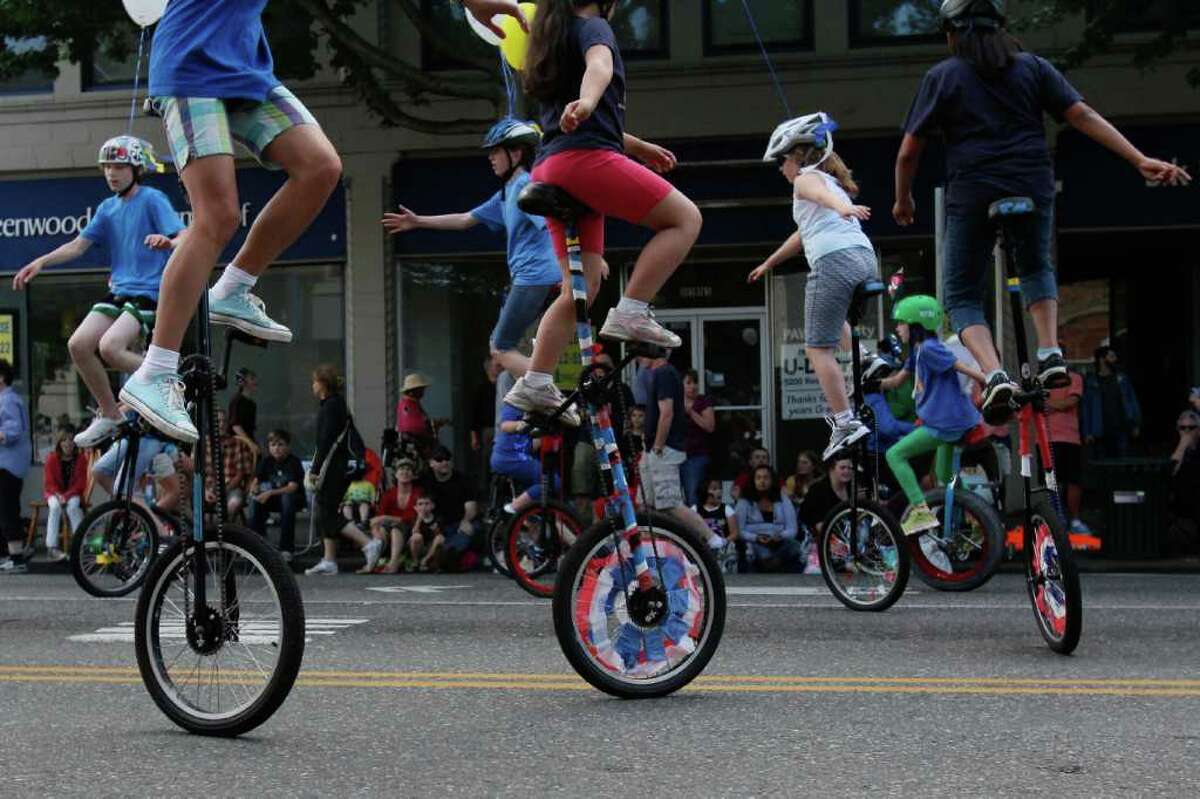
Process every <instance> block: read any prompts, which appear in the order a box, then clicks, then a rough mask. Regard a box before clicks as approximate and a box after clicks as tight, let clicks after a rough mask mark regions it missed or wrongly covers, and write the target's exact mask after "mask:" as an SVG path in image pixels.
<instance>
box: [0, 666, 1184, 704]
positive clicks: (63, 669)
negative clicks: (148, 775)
mask: <svg viewBox="0 0 1200 799" xmlns="http://www.w3.org/2000/svg"><path fill="white" fill-rule="evenodd" d="M141 681H142V680H141V677H140V676H139V675H138V671H137V669H135V668H132V667H128V666H58V665H49V664H35V665H25V666H11V665H10V666H0V683H59V684H103V685H138V684H140V683H141ZM221 682H222V683H224V684H227V685H255V684H258V683H259V680H258V675H257V673H255V672H250V671H239V670H224V669H223V670H222V671H221ZM296 684H297V685H301V686H305V687H311V688H400V689H404V688H410V689H411V688H426V689H443V690H444V689H477V690H516V691H590V690H592V689H591V687H590V686H589V685H588V684H587V683H585V682H583V680H581V679H579V678H578V677H577V676H575V675H574V674H520V673H516V672H513V673H491V672H457V673H445V672H424V671H358V670H355V671H340V670H327V669H306V670H303V671H301V672H300V676H299V678H298V679H297V680H296ZM685 690H688V691H698V692H708V693H765V694H803V693H809V694H820V693H851V694H944V695H952V694H988V695H994V696H1021V695H1035V694H1036V695H1073V696H1123V697H1139V696H1143V697H1177V698H1179V697H1181V698H1200V680H1185V679H1152V678H1145V679H1136V678H1135V679H1105V678H1101V679H1039V678H1031V677H830V676H809V677H804V676H759V675H723V674H722V675H702V676H700V677H698V678H696V680H695V681H694V682H692V683H691V685H689V686H688V687H687V688H686V689H685Z"/></svg>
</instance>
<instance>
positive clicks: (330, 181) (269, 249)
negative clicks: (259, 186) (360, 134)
mask: <svg viewBox="0 0 1200 799" xmlns="http://www.w3.org/2000/svg"><path fill="white" fill-rule="evenodd" d="M263 156H264V157H265V158H266V159H267V160H269V161H273V162H275V163H276V164H279V165H280V166H282V167H283V169H284V171H285V172H287V175H288V179H287V182H286V183H284V184H283V186H282V187H281V188H280V189H279V191H277V192H275V196H274V197H272V198H271V199H270V201H269V202H268V203H267V204H266V206H265V207H264V208H263V210H262V213H260V214H259V215H258V218H257V219H255V220H254V224H253V225H251V226H250V233H249V234H248V235H247V236H246V242H245V243H244V244H243V245H242V248H241V249H240V250H238V254H237V255H235V256H234V258H233V263H235V264H237V265H238V268H240V269H242V270H244V271H246V272H249V273H250V274H252V275H261V274H262V273H263V272H265V271H266V270H267V267H268V266H270V265H271V263H272V262H273V261H275V260H276V259H277V258H278V257H279V256H280V254H282V253H283V251H284V250H286V249H287V248H288V247H290V246H292V244H294V243H295V241H296V239H298V238H300V234H302V233H303V232H304V231H305V230H307V229H308V226H309V225H311V224H312V221H313V220H314V219H316V218H317V214H319V213H321V209H322V208H324V207H325V203H326V201H328V200H329V195H330V194H332V193H333V190H334V188H336V187H337V182H338V180H340V179H341V177H342V161H341V159H340V158H338V154H337V151H336V150H335V149H334V148H333V145H332V144H330V142H329V139H328V138H326V137H325V133H324V132H323V131H322V130H321V129H320V128H319V127H317V126H316V125H300V126H298V127H294V128H291V129H289V130H286V131H284V132H283V133H282V134H280V136H279V138H277V139H275V141H273V142H271V143H270V144H269V145H268V146H267V149H266V150H265V151H264V152H263Z"/></svg>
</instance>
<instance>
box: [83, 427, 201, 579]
mask: <svg viewBox="0 0 1200 799" xmlns="http://www.w3.org/2000/svg"><path fill="white" fill-rule="evenodd" d="M147 432H148V431H147V430H146V429H145V428H144V426H143V423H142V422H141V420H139V419H137V418H133V419H125V420H123V421H122V422H121V423H120V424H119V425H118V426H117V429H116V431H115V433H114V435H113V436H112V439H111V440H112V441H113V442H114V443H113V446H117V447H122V446H123V447H124V454H123V456H122V457H121V459H120V460H121V465H120V467H119V469H118V471H117V485H116V487H115V492H114V495H113V497H112V499H110V500H109V501H108V502H105V503H103V504H100V505H97V506H95V507H94V508H92V509H91V510H90V511H88V513H87V515H86V516H84V517H83V519H82V520H81V521H80V523H79V529H78V530H77V531H76V534H75V535H74V536H72V538H71V553H70V561H71V574H72V576H74V578H75V582H76V583H78V584H79V587H80V588H82V589H83V590H84V591H86V592H87V593H89V594H91V595H92V596H96V597H102V598H111V597H120V596H125V595H126V594H129V593H132V592H133V591H135V590H136V589H137V588H139V587H140V586H141V585H142V583H143V581H144V580H145V579H146V575H147V573H148V572H149V571H150V566H151V564H152V563H153V562H154V560H155V558H156V557H157V555H158V552H159V549H160V548H161V547H160V541H159V529H160V527H161V528H163V529H166V530H171V531H174V533H175V536H178V535H180V534H181V533H183V532H184V531H186V529H187V527H186V523H185V522H184V521H183V520H182V519H181V518H179V517H177V516H175V515H174V514H172V513H169V512H168V511H165V510H163V509H162V508H160V507H158V506H157V505H153V504H151V505H146V504H142V503H139V502H135V501H134V493H135V491H136V490H137V480H138V477H139V475H138V474H137V461H138V454H139V450H140V448H141V446H142V440H143V438H145V437H146V435H145V434H146V433H147ZM173 537H174V536H173Z"/></svg>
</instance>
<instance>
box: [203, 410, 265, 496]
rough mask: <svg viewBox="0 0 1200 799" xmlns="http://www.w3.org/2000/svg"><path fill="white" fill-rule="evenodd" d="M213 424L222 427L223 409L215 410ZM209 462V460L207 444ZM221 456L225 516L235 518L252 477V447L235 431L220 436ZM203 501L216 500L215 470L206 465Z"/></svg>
mask: <svg viewBox="0 0 1200 799" xmlns="http://www.w3.org/2000/svg"><path fill="white" fill-rule="evenodd" d="M217 427H218V428H219V429H222V430H224V429H225V411H223V410H219V409H218V410H217ZM209 449H210V452H209V463H212V462H213V461H214V459H213V458H212V452H211V447H210V448H209ZM221 458H222V460H223V462H224V468H225V503H226V504H225V518H227V519H236V518H238V516H239V515H240V514H241V512H242V508H243V507H244V506H245V504H246V492H247V490H248V489H249V488H250V481H251V480H253V479H254V470H255V454H254V449H253V448H252V446H251V445H250V444H248V443H246V442H245V441H244V440H242V439H240V438H238V437H237V436H236V435H223V436H222V437H221ZM204 501H205V503H206V504H207V505H208V506H210V507H211V506H213V505H214V504H215V503H216V501H217V474H216V471H215V470H212V469H210V470H209V472H208V474H207V476H206V477H205V483H204Z"/></svg>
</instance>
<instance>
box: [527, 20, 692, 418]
mask: <svg viewBox="0 0 1200 799" xmlns="http://www.w3.org/2000/svg"><path fill="white" fill-rule="evenodd" d="M616 5H617V3H616V0H605V1H604V2H595V1H594V0H539V2H538V9H537V16H536V17H535V18H534V22H533V30H532V32H531V34H530V40H529V53H528V56H527V58H526V69H525V90H526V92H528V94H529V95H530V96H531V97H534V98H536V99H537V100H539V101H540V102H541V104H542V109H543V110H542V118H541V123H542V129H543V130H544V131H545V137H544V138H543V139H542V149H541V152H540V153H539V155H538V158H537V160H536V161H535V163H534V168H533V179H534V180H535V181H540V182H543V183H552V184H554V185H556V186H560V187H562V188H563V189H565V190H566V191H567V192H568V193H569V194H571V195H572V196H574V197H575V198H576V199H578V200H579V201H580V202H582V203H584V204H586V205H587V206H588V207H589V208H591V209H592V211H593V213H592V214H590V215H588V216H586V217H583V218H582V219H580V220H579V240H580V245H581V247H582V249H583V271H584V274H585V276H586V277H587V283H588V299H589V301H590V300H591V299H592V298H594V297H595V293H596V290H597V288H598V287H599V284H600V277H601V271H602V265H603V255H604V218H605V217H606V216H615V217H617V218H618V219H624V220H625V221H627V222H633V223H635V224H639V225H644V226H645V227H648V228H650V229H651V230H654V231H656V233H655V236H654V238H652V239H651V240H650V242H649V243H648V244H647V245H646V247H645V248H644V249H643V250H642V253H641V255H640V256H639V257H638V260H637V264H636V265H635V266H634V270H633V275H632V276H631V277H630V280H629V285H628V286H627V287H626V289H625V296H624V297H622V298H621V301H620V303H619V304H618V305H617V307H616V308H613V309H612V310H611V311H609V313H608V318H607V319H606V320H605V322H604V327H603V328H601V330H600V335H601V336H603V337H605V338H612V339H620V340H623V341H642V342H647V343H653V344H657V345H659V346H663V347H672V348H673V347H678V346H679V345H680V340H679V337H678V336H676V335H675V334H673V333H671V332H670V331H669V330H666V329H665V328H663V327H661V326H660V325H659V324H658V323H657V322H655V321H654V317H653V316H652V315H651V313H650V306H649V302H650V299H651V298H652V297H653V296H654V295H655V294H656V293H657V292H658V290H659V289H661V288H662V286H663V284H664V283H666V282H667V279H668V278H669V277H670V276H671V274H672V273H673V272H674V271H675V269H676V267H678V266H679V264H680V263H681V262H682V261H683V259H684V257H685V256H686V255H687V253H688V251H689V250H690V249H691V247H692V244H693V243H694V242H695V241H696V236H698V235H699V234H700V221H701V220H700V211H699V210H698V209H697V208H696V206H695V205H694V204H693V203H692V201H691V200H689V199H688V198H687V197H684V196H683V194H681V193H680V192H678V191H677V190H675V189H674V188H673V187H672V186H671V184H670V183H668V182H667V181H665V180H663V179H662V178H661V177H659V176H658V175H657V174H655V172H666V171H668V170H670V169H672V168H674V166H675V156H674V155H673V154H672V153H671V152H670V151H668V150H665V149H663V148H662V147H659V146H657V145H654V144H650V143H649V142H644V141H642V140H641V139H638V138H636V137H634V136H630V135H629V134H628V133H626V132H625V65H624V63H623V62H622V60H621V50H620V48H619V47H618V46H617V39H616V36H614V35H613V30H612V27H611V26H610V25H609V20H610V19H611V18H612V15H613V11H614V10H615V8H616ZM630 156H632V158H631V157H630ZM633 158H637V159H639V160H640V161H642V162H644V163H646V164H648V165H649V167H650V168H647V167H645V166H642V164H641V163H638V161H635V160H633ZM652 170H653V171H652ZM547 221H548V222H549V227H550V233H551V236H552V237H553V240H554V248H555V252H556V253H557V255H558V259H559V266H560V267H561V269H562V273H563V291H562V294H561V295H560V296H559V297H558V299H557V300H556V301H555V302H554V304H553V305H552V306H551V307H550V310H549V311H547V312H546V314H545V315H544V316H543V317H542V322H541V324H540V325H539V327H538V333H537V342H536V343H535V345H534V348H533V358H532V360H531V363H530V367H529V371H528V372H527V373H526V374H525V376H524V377H523V378H521V379H520V380H518V381H517V383H516V385H514V386H513V389H512V391H510V392H509V393H508V396H507V397H505V402H508V403H509V404H511V405H514V406H516V407H517V408H520V409H521V410H524V411H535V410H553V409H554V408H557V407H558V406H559V405H560V404H561V403H562V401H563V398H562V395H561V394H560V393H559V391H558V389H557V388H556V387H555V385H554V383H553V381H552V380H551V373H552V372H553V371H554V366H555V364H556V363H558V359H559V357H560V356H561V355H562V353H563V351H564V350H565V349H566V347H567V344H568V343H569V342H570V340H571V337H572V336H573V335H574V330H573V326H574V321H575V313H574V309H573V300H572V296H571V279H570V273H569V271H568V269H567V261H566V254H567V246H566V236H565V231H564V230H563V226H562V225H561V224H559V223H557V222H555V221H553V220H547ZM566 416H570V414H568V415H566ZM566 416H565V417H564V418H566ZM568 421H570V419H568Z"/></svg>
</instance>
